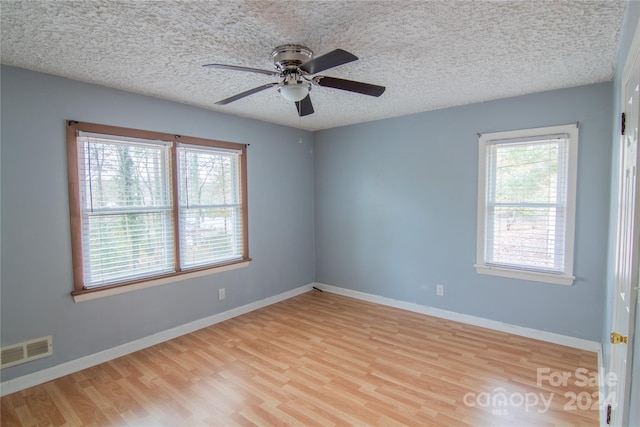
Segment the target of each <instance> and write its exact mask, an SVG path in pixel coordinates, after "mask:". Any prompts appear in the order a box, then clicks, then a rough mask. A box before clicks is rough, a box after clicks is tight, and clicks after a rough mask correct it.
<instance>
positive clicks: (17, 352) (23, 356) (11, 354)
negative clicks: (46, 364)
mask: <svg viewBox="0 0 640 427" xmlns="http://www.w3.org/2000/svg"><path fill="white" fill-rule="evenodd" d="M1 350H2V353H1V355H0V361H1V363H2V366H1V367H2V368H8V367H9V366H13V365H18V364H20V363H24V362H29V361H31V360H35V359H40V358H41V357H45V356H50V355H51V354H52V353H53V344H52V341H51V336H48V337H44V338H38V339H35V340H31V341H24V342H21V343H19V344H13V345H8V346H6V347H2V349H1Z"/></svg>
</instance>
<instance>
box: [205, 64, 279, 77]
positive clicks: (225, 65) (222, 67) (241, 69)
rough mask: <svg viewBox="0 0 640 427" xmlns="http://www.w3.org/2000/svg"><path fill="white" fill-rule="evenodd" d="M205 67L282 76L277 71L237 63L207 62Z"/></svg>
mask: <svg viewBox="0 0 640 427" xmlns="http://www.w3.org/2000/svg"><path fill="white" fill-rule="evenodd" d="M203 67H204V68H217V69H220V70H233V71H246V72H249V73H258V74H265V75H267V76H272V77H280V73H277V72H275V71H269V70H260V69H258V68H249V67H239V66H237V65H227V64H205V65H203Z"/></svg>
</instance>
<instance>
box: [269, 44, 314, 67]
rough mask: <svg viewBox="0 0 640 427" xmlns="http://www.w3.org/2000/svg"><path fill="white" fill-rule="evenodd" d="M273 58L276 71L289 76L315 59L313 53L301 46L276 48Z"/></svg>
mask: <svg viewBox="0 0 640 427" xmlns="http://www.w3.org/2000/svg"><path fill="white" fill-rule="evenodd" d="M271 56H272V57H273V64H274V65H275V67H276V69H277V70H278V71H280V72H283V73H287V74H288V73H291V72H294V71H297V70H298V68H300V67H302V66H303V65H304V64H306V63H307V62H308V61H309V60H310V59H311V58H312V57H313V51H312V50H311V49H309V48H308V47H306V46H302V45H299V44H285V45H282V46H278V47H276V48H275V49H274V50H273V52H271Z"/></svg>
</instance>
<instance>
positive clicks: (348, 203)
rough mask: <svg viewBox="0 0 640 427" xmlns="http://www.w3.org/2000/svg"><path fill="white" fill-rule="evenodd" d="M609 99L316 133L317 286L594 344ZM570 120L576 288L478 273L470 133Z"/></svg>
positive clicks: (557, 101)
mask: <svg viewBox="0 0 640 427" xmlns="http://www.w3.org/2000/svg"><path fill="white" fill-rule="evenodd" d="M612 91H613V86H612V84H611V83H602V84H596V85H591V86H584V87H577V88H572V89H565V90H557V91H552V92H546V93H539V94H534V95H527V96H521V97H515V98H509V99H504V100H499V101H492V102H485V103H482V104H475V105H468V106H464V107H458V108H450V109H446V110H439V111H433V112H427V113H422V114H415V115H411V116H405V117H399V118H394V119H388V120H380V121H376V122H370V123H364V124H359V125H353V126H348V127H342V128H335V129H330V130H325V131H320V132H316V133H315V156H314V160H315V193H316V200H315V229H316V281H318V282H321V283H326V284H330V285H335V286H339V287H343V288H348V289H351V290H355V291H361V292H366V293H370V294H375V295H380V296H384V297H389V298H394V299H398V300H402V301H408V302H413V303H417V304H422V305H426V306H432V307H436V308H440V309H444V310H450V311H454V312H458V313H464V314H467V315H472V316H478V317H481V318H486V319H492V320H496V321H501V322H506V323H509V324H513V325H519V326H524V327H528V328H535V329H538V330H542V331H549V332H554V333H558V334H564V335H568V336H572V337H577V338H583V339H588V340H593V341H599V340H600V338H601V335H602V332H601V331H602V319H603V311H604V304H603V301H604V297H605V282H606V266H607V263H606V260H607V232H608V219H609V186H610V167H611V128H612V102H613V101H612ZM576 122H580V141H579V150H578V151H579V157H578V194H577V218H576V237H575V248H576V250H575V270H574V273H575V276H576V277H577V279H576V281H575V283H574V285H573V286H561V285H552V284H545V283H538V282H528V281H522V280H514V279H507V278H501V277H495V276H486V275H479V274H477V273H476V271H475V269H474V266H473V265H474V262H475V259H476V228H477V227H476V210H477V205H476V203H477V192H478V186H477V182H478V181H477V179H478V176H477V174H478V137H477V133H478V132H480V133H484V132H494V131H502V130H512V129H523V128H532V127H540V126H551V125H560V124H569V123H576ZM436 284H443V285H444V286H445V296H444V297H438V296H436V291H435V287H436Z"/></svg>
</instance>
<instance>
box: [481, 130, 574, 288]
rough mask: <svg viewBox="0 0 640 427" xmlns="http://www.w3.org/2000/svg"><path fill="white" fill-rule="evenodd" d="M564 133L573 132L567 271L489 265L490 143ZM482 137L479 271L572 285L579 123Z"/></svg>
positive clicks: (567, 231)
mask: <svg viewBox="0 0 640 427" xmlns="http://www.w3.org/2000/svg"><path fill="white" fill-rule="evenodd" d="M562 133H565V134H568V135H569V159H568V168H569V170H568V171H567V180H568V181H567V218H566V224H565V231H566V234H565V248H564V250H565V258H564V269H563V271H564V273H563V274H553V273H544V272H538V271H529V270H522V269H515V268H514V269H510V268H505V267H496V266H491V265H487V264H486V263H485V250H486V245H485V238H486V235H485V233H486V215H485V213H486V196H487V189H486V184H487V181H486V180H487V143H488V142H489V141H495V140H500V139H514V138H529V137H536V136H545V135H554V134H562ZM478 140H479V150H478V229H477V232H478V236H477V247H476V263H475V268H476V272H477V273H479V274H489V275H493V276H500V277H508V278H512V279H521V280H531V281H535V282H544V283H552V284H557V285H566V286H571V285H572V284H573V282H574V281H575V276H574V275H573V258H574V248H575V246H574V238H575V217H576V189H577V181H578V124H571V125H561V126H548V127H542V128H532V129H523V130H514V131H506V132H492V133H485V134H480V135H479V138H478Z"/></svg>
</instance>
